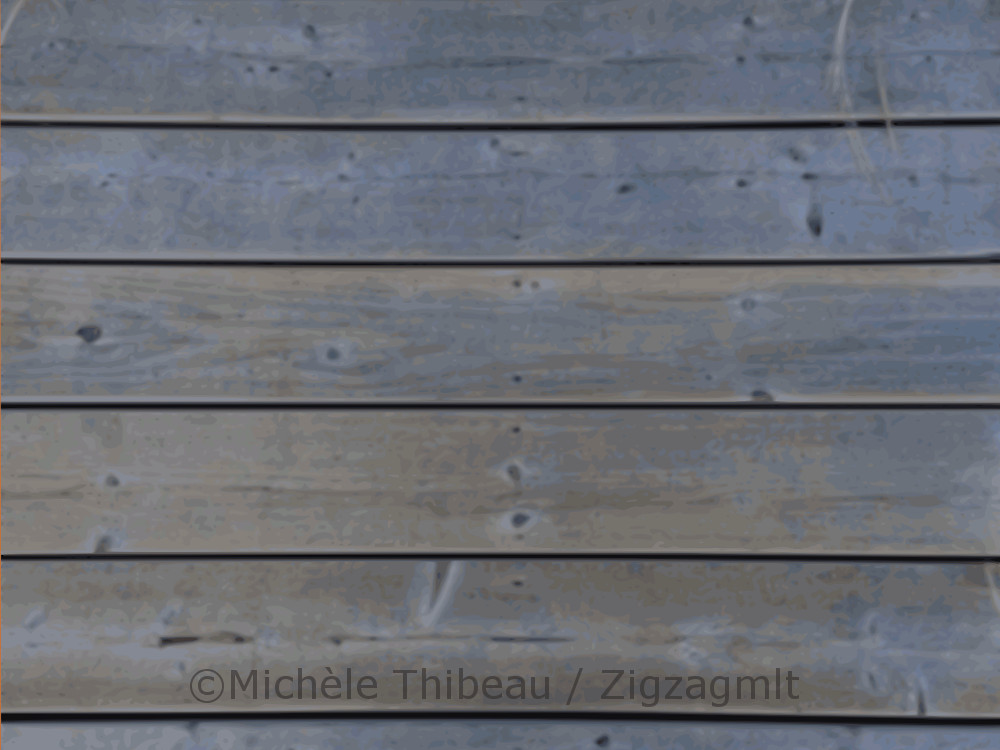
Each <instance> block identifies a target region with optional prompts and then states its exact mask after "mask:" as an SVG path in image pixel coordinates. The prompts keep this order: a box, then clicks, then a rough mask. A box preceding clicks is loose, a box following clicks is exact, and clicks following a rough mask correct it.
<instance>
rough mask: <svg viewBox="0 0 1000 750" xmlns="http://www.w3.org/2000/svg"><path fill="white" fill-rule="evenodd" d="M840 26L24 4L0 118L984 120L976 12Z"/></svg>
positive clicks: (791, 10)
mask: <svg viewBox="0 0 1000 750" xmlns="http://www.w3.org/2000/svg"><path fill="white" fill-rule="evenodd" d="M5 5H7V4H5ZM844 11H845V4H844V3H843V2H838V1H833V0H831V1H829V2H811V1H807V0H794V2H788V0H761V2H757V3H755V4H754V5H753V6H752V7H749V6H747V5H745V4H741V3H734V2H732V0H674V1H673V2H671V3H670V4H668V5H664V4H663V3H660V2H656V0H522V1H521V2H517V3H514V2H508V0H481V1H480V2H475V3H456V2H451V1H449V0H422V2H399V1H398V0H340V1H339V2H306V1H304V0H293V1H284V2H282V1H280V0H225V1H217V2H204V1H203V0H169V1H168V2H143V1H141V0H127V1H123V0H92V1H91V2H72V1H71V0H63V1H62V2H59V3H46V2H28V3H24V4H23V7H21V9H20V13H19V15H18V16H17V18H16V20H15V22H14V23H13V24H12V25H11V28H10V30H9V33H8V35H7V38H6V40H5V43H4V62H3V113H4V115H5V117H8V118H9V117H10V116H14V117H18V116H20V117H39V116H44V117H45V118H46V119H49V120H53V119H57V118H58V117H60V116H62V117H63V118H66V119H71V120H72V119H77V120H79V119H84V118H86V117H111V118H117V119H125V120H131V121H141V120H142V118H153V119H157V118H166V119H176V120H178V121H181V122H192V121H203V122H216V121H257V122H266V121H268V120H273V119H276V118H277V119H285V120H286V121H289V122H308V121H328V122H330V121H332V122H362V121H367V122H398V121H411V122H413V121H415V122H432V123H439V122H442V121H452V122H455V121H469V120H485V121H508V122H536V121H550V122H578V121H583V122H587V121H590V122H619V121H627V120H631V121H636V120H638V121H643V120H645V121H664V120H668V121H669V120H692V119H702V120H704V119H718V118H737V119H752V118H771V119H774V118H776V117H781V118H783V119H788V118H796V117H798V118H817V117H822V118H825V117H837V116H841V115H843V114H845V113H846V114H849V115H853V114H856V115H865V116H875V117H881V116H884V115H886V114H890V115H891V116H892V117H895V118H897V119H906V118H909V117H919V116H928V115H930V116H955V115H959V116H980V115H982V116H996V115H997V113H1000V89H998V87H997V86H996V85H995V82H996V80H997V78H998V77H1000V57H998V56H997V55H996V54H995V53H996V51H997V39H1000V13H998V12H997V9H996V3H995V2H994V0H968V1H967V2H963V3H961V4H946V3H935V4H927V3H925V2H920V0H893V1H892V2H888V3H886V2H883V3H875V4H871V3H855V4H852V7H851V8H850V13H849V15H847V16H846V18H845V17H844ZM842 19H843V20H842ZM841 26H843V30H844V33H843V35H842V36H841V37H838V28H840V27H841Z"/></svg>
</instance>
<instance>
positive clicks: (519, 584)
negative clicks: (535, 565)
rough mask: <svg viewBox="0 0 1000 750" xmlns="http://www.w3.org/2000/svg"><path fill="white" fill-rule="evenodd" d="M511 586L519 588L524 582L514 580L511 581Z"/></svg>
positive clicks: (518, 579)
mask: <svg viewBox="0 0 1000 750" xmlns="http://www.w3.org/2000/svg"><path fill="white" fill-rule="evenodd" d="M511 584H512V585H514V586H518V587H520V586H523V585H524V581H523V580H522V579H520V578H515V579H514V580H513V581H511Z"/></svg>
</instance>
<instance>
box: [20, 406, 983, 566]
mask: <svg viewBox="0 0 1000 750" xmlns="http://www.w3.org/2000/svg"><path fill="white" fill-rule="evenodd" d="M998 448H1000V412H997V411H992V410H991V411H979V410H977V411H944V410H933V411H834V412H830V411H827V412H811V411H810V412H798V411H796V412H787V411H786V412H774V411H729V410H723V411H706V410H699V411H683V410H680V411H675V410H666V411H663V410H660V411H637V410H629V411H606V410H599V411H586V410H581V411H571V412H570V411H556V412H552V411H547V412H545V411H543V412H538V411H534V410H531V411H502V412H498V411H489V412H485V411H484V412H479V411H476V412H470V411H424V410H419V411H396V412H383V411H288V410H282V411H256V410H255V411H236V412H234V411H217V410H208V411H190V410H188V411H114V410H106V411H104V410H98V411H92V410H87V411H73V410H67V411H41V412H39V411H34V410H15V411H10V410H8V411H6V412H5V413H4V419H3V461H2V471H3V482H2V488H3V502H2V504H0V509H2V520H3V539H4V552H5V553H6V554H8V555H9V554H19V553H30V554H59V553H89V552H94V553H116V552H126V553H129V552H141V553H144V552H153V553H232V552H260V553H287V552H331V551H335V552H350V551H357V552H394V551H420V550H423V551H427V552H434V553H447V552H449V551H454V552H481V551H490V550H494V551H503V552H531V551H538V552H547V553H548V552H607V553H615V552H630V553H634V552H737V553H743V552H746V553H753V552H761V553H771V554H773V553H781V552H787V551H791V552H797V553H826V554H832V553H845V554H851V553H874V554H904V555H918V554H919V555H926V556H928V557H930V556H933V555H949V554H950V555H955V554H960V555H977V554H987V555H997V554H1000V488H998V487H997V484H996V478H995V475H996V466H997V457H998V455H1000V450H998Z"/></svg>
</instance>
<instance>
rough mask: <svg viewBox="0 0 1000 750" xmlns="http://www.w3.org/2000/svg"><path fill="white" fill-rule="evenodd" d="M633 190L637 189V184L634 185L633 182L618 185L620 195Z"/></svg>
mask: <svg viewBox="0 0 1000 750" xmlns="http://www.w3.org/2000/svg"><path fill="white" fill-rule="evenodd" d="M633 190H635V185H633V184H632V183H631V182H626V183H624V184H622V185H619V186H618V193H619V194H620V195H624V194H625V193H631V192H632V191H633Z"/></svg>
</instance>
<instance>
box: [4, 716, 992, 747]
mask: <svg viewBox="0 0 1000 750" xmlns="http://www.w3.org/2000/svg"><path fill="white" fill-rule="evenodd" d="M2 732H3V745H4V747H5V748H7V749H8V750H37V749H38V748H39V747H58V748H60V749H61V750H106V749H107V748H116V750H117V749H118V748H142V749H143V750H188V749H189V748H198V749H199V750H233V749H234V748H240V750H242V749H243V748H251V747H258V748H261V747H263V748H295V750H330V748H342V747H343V748H357V749H358V750H390V749H392V750H396V749H397V748H398V749H399V750H404V749H405V750H433V749H435V748H448V749H449V750H459V749H461V750H473V749H474V748H484V747H489V748H496V749H497V750H517V749H518V748H520V750H581V748H598V749H601V748H607V749H608V750H637V749H638V748H643V749H646V750H676V749H677V748H683V749H684V750H805V749H808V750H996V749H997V748H1000V738H998V736H997V733H996V732H994V731H991V730H989V729H988V728H985V727H926V726H924V727H919V728H913V727H905V726H886V727H873V726H844V727H839V726H819V727H809V726H804V727H803V726H789V725H780V724H779V725H775V724H764V723H759V722H754V723H739V722H732V723H725V724H720V723H718V722H714V723H713V722H708V721H706V722H692V721H671V722H660V723H654V722H642V723H634V722H623V721H607V720H605V721H595V722H587V721H580V720H577V721H565V720H564V721H551V720H535V721H517V720H513V721H512V720H507V721H496V720H494V721H483V720H479V721H475V722H473V721H455V722H447V723H445V722H440V721H413V720H403V721H400V720H396V719H393V718H392V717H391V715H390V716H389V717H383V718H380V720H379V721H378V722H373V721H358V720H351V719H338V720H336V721H324V720H311V721H297V722H287V721H219V720H215V721H213V720H205V721H197V722H195V721H191V722H179V721H174V722H169V721H163V720H147V721H143V722H136V721H125V722H122V723H120V724H116V725H114V726H106V725H101V724H94V723H82V722H81V723H70V722H52V723H45V724H27V723H26V724H20V723H19V724H14V725H9V724H5V725H4V726H3V727H2Z"/></svg>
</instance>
